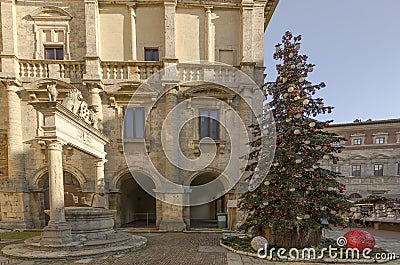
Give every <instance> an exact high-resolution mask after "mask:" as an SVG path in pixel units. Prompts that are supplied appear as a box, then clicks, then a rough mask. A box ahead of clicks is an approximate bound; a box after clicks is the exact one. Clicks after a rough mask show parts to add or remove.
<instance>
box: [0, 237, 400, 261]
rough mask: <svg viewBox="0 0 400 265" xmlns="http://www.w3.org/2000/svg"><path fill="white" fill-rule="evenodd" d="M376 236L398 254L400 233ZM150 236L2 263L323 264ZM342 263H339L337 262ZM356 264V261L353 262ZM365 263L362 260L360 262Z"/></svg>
mask: <svg viewBox="0 0 400 265" xmlns="http://www.w3.org/2000/svg"><path fill="white" fill-rule="evenodd" d="M347 231H348V229H346V230H336V231H333V232H327V233H326V235H327V236H329V237H332V238H336V237H338V236H341V235H343V234H344V233H345V232H347ZM369 231H370V232H372V233H373V234H374V235H375V238H376V241H377V246H379V247H383V248H385V249H388V250H390V251H394V252H396V253H397V254H399V253H400V233H399V232H390V231H377V230H371V229H369ZM140 235H142V236H145V237H147V239H148V246H147V247H146V248H145V249H143V250H141V251H138V252H132V253H126V254H119V255H113V256H105V257H98V258H86V259H79V260H61V261H60V260H58V261H40V260H37V261H26V260H9V259H7V258H6V257H1V256H0V265H3V264H19V265H36V264H43V265H46V264H54V265H66V264H88V265H100V264H102V265H103V264H104V265H106V264H115V265H117V264H118V265H125V264H126V265H129V264H135V265H136V264H138V265H139V264H143V265H147V264H148V265H152V264H157V265H158V264H165V265H167V264H171V265H172V264H173V265H179V264H182V265H183V264H184V265H189V264H190V265H191V264H193V265H195V264H199V265H200V264H205V265H208V264H215V265H222V264H223V265H242V264H245V265H247V264H267V265H287V264H291V265H294V264H296V265H300V264H301V265H302V264H313V265H322V263H303V262H297V263H293V262H288V263H286V262H272V261H266V260H262V259H257V258H251V257H247V256H243V255H238V254H235V253H231V252H228V251H227V250H225V249H223V248H221V247H219V240H220V239H221V237H222V234H221V233H142V234H140ZM335 264H339V263H335ZM353 264H354V263H353ZM360 264H362V263H360ZM386 264H390V265H395V264H399V261H392V262H390V263H386Z"/></svg>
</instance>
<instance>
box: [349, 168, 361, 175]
mask: <svg viewBox="0 0 400 265" xmlns="http://www.w3.org/2000/svg"><path fill="white" fill-rule="evenodd" d="M351 175H352V176H355V177H360V176H361V165H352V166H351Z"/></svg>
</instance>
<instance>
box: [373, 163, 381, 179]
mask: <svg viewBox="0 0 400 265" xmlns="http://www.w3.org/2000/svg"><path fill="white" fill-rule="evenodd" d="M374 176H383V165H382V164H375V165H374Z"/></svg>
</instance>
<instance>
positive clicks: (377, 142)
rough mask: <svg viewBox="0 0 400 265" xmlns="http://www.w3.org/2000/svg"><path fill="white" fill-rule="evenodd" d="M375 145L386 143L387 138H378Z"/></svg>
mask: <svg viewBox="0 0 400 265" xmlns="http://www.w3.org/2000/svg"><path fill="white" fill-rule="evenodd" d="M375 143H376V144H384V143H385V137H376V138H375Z"/></svg>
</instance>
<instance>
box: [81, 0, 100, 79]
mask: <svg viewBox="0 0 400 265" xmlns="http://www.w3.org/2000/svg"><path fill="white" fill-rule="evenodd" d="M84 2H85V30H86V56H85V63H86V73H85V74H84V76H83V79H84V80H96V81H98V80H101V78H102V77H101V62H100V58H99V54H100V29H99V27H100V19H99V3H98V1H97V0H84Z"/></svg>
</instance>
